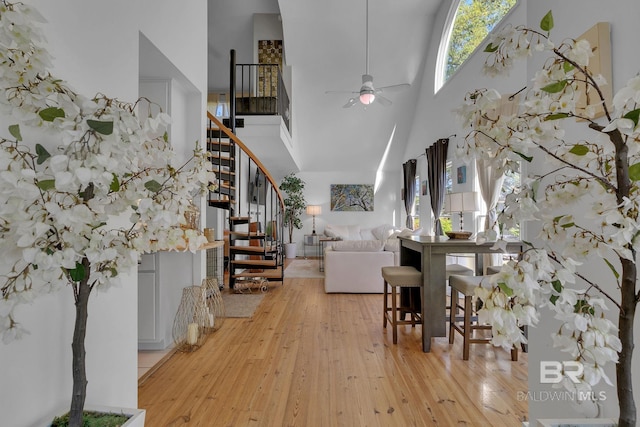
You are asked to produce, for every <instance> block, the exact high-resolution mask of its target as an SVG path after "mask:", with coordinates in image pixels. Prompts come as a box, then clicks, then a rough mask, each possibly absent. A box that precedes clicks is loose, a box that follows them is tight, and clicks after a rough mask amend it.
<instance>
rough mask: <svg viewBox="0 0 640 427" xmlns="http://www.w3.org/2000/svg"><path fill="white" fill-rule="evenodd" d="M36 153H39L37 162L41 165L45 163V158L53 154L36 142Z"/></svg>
mask: <svg viewBox="0 0 640 427" xmlns="http://www.w3.org/2000/svg"><path fill="white" fill-rule="evenodd" d="M36 154H37V155H38V160H37V163H38V164H39V165H41V164H43V163H44V161H45V160H47V159H48V158H49V157H51V154H49V152H48V151H47V149H46V148H44V147H43V146H42V145H40V144H36Z"/></svg>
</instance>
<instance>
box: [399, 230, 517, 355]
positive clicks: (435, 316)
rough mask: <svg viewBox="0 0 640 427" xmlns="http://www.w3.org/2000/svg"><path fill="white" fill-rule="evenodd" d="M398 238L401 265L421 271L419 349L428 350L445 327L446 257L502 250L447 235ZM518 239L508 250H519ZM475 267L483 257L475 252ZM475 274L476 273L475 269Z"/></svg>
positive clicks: (508, 245)
mask: <svg viewBox="0 0 640 427" xmlns="http://www.w3.org/2000/svg"><path fill="white" fill-rule="evenodd" d="M399 239H400V265H410V266H413V267H415V268H417V269H418V270H419V271H421V272H422V279H423V286H422V351H424V352H429V351H431V337H444V336H446V330H447V321H446V317H447V313H446V305H447V290H446V287H447V285H446V257H447V254H451V253H473V254H476V255H477V254H483V253H501V251H499V250H495V249H492V247H493V245H494V244H493V243H483V244H477V243H476V241H475V240H461V239H449V238H448V237H444V236H443V237H434V236H410V237H399ZM522 251H523V244H522V242H521V241H517V240H513V241H508V243H507V253H522ZM476 271H477V272H482V257H478V256H476ZM476 274H478V273H476Z"/></svg>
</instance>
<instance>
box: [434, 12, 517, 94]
mask: <svg viewBox="0 0 640 427" xmlns="http://www.w3.org/2000/svg"><path fill="white" fill-rule="evenodd" d="M516 3H517V0H453V1H452V2H451V8H450V9H449V15H448V16H447V20H446V22H445V26H444V31H443V32H442V38H441V39H440V47H439V49H438V60H437V62H436V73H435V76H436V78H435V91H436V92H437V91H438V90H440V88H441V87H442V86H443V85H444V83H445V82H446V81H447V80H448V79H449V77H451V76H452V75H453V73H455V71H456V70H457V69H458V68H459V67H460V66H461V65H462V64H463V63H464V61H466V59H467V58H468V57H469V56H470V55H471V54H472V53H473V51H474V50H475V49H476V48H477V47H478V45H480V43H482V41H483V40H484V39H485V38H486V37H487V34H489V32H491V30H492V29H493V27H495V26H496V24H498V23H499V22H500V20H501V19H502V18H504V16H505V15H506V14H507V13H508V12H509V11H510V10H511V9H512V8H513V6H515V4H516Z"/></svg>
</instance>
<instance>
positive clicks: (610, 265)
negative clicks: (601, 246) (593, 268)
mask: <svg viewBox="0 0 640 427" xmlns="http://www.w3.org/2000/svg"><path fill="white" fill-rule="evenodd" d="M602 259H603V260H604V262H606V263H607V265H608V266H609V268H610V269H611V271H612V272H613V275H614V276H616V279H619V278H620V273H618V270H616V268H615V267H614V266H613V264H611V263H610V262H609V260H608V259H606V258H602Z"/></svg>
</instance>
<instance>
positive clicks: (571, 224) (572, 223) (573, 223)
mask: <svg viewBox="0 0 640 427" xmlns="http://www.w3.org/2000/svg"><path fill="white" fill-rule="evenodd" d="M575 225H576V223H575V222H569V223H567V224H562V225H561V227H562V228H571V227H573V226H575Z"/></svg>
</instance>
